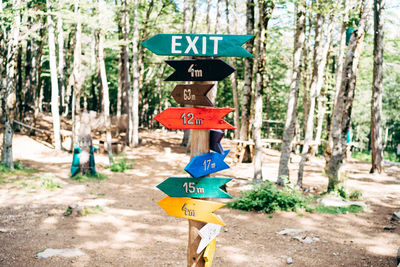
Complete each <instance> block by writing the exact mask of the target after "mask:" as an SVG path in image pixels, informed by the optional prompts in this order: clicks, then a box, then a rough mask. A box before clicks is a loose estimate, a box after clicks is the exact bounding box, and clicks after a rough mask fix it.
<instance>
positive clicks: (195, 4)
mask: <svg viewBox="0 0 400 267" xmlns="http://www.w3.org/2000/svg"><path fill="white" fill-rule="evenodd" d="M192 1H193V2H192V22H191V26H190V32H191V33H195V32H196V13H197V0H192Z"/></svg>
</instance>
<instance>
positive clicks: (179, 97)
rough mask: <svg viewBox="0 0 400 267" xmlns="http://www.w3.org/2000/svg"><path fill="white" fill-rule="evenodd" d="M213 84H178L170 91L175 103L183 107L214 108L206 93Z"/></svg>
mask: <svg viewBox="0 0 400 267" xmlns="http://www.w3.org/2000/svg"><path fill="white" fill-rule="evenodd" d="M213 86H214V84H178V85H177V86H175V88H174V90H172V93H171V95H172V97H173V98H174V99H175V101H176V103H178V104H184V105H199V106H208V107H212V106H214V105H213V103H212V102H211V101H210V99H208V97H207V93H208V91H210V90H211V88H213Z"/></svg>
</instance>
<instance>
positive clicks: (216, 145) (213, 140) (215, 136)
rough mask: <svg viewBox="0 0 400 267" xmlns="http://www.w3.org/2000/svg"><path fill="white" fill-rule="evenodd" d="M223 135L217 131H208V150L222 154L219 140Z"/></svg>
mask: <svg viewBox="0 0 400 267" xmlns="http://www.w3.org/2000/svg"><path fill="white" fill-rule="evenodd" d="M224 135H225V133H224V132H222V131H217V130H210V149H211V150H212V151H215V152H218V153H220V154H224V150H223V149H222V146H221V143H220V142H221V139H222V137H224Z"/></svg>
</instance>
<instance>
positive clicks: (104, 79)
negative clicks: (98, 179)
mask: <svg viewBox="0 0 400 267" xmlns="http://www.w3.org/2000/svg"><path fill="white" fill-rule="evenodd" d="M101 3H102V2H99V5H101ZM102 8H103V7H101V6H100V7H99V9H100V14H101V13H102V12H101V10H102ZM99 69H100V77H101V85H102V87H103V115H104V122H105V126H106V139H107V152H108V160H109V164H110V165H111V164H112V162H113V154H112V147H111V122H110V98H109V93H108V82H107V74H106V64H105V56H104V32H103V29H100V32H99Z"/></svg>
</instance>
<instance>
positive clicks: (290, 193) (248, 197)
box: [228, 181, 308, 213]
mask: <svg viewBox="0 0 400 267" xmlns="http://www.w3.org/2000/svg"><path fill="white" fill-rule="evenodd" d="M242 194H243V196H242V197H240V198H237V199H236V200H234V201H233V202H230V203H229V204H228V206H229V207H231V208H234V209H242V210H247V211H261V212H265V213H271V212H275V211H279V210H291V211H295V210H296V209H298V208H305V207H306V206H307V202H308V198H307V197H305V196H304V195H303V194H302V193H301V192H300V191H299V190H297V189H292V188H289V187H284V188H283V189H278V188H277V187H276V185H275V184H274V183H272V182H269V181H266V182H263V183H261V184H257V185H255V186H254V189H253V190H251V191H246V192H242Z"/></svg>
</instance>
